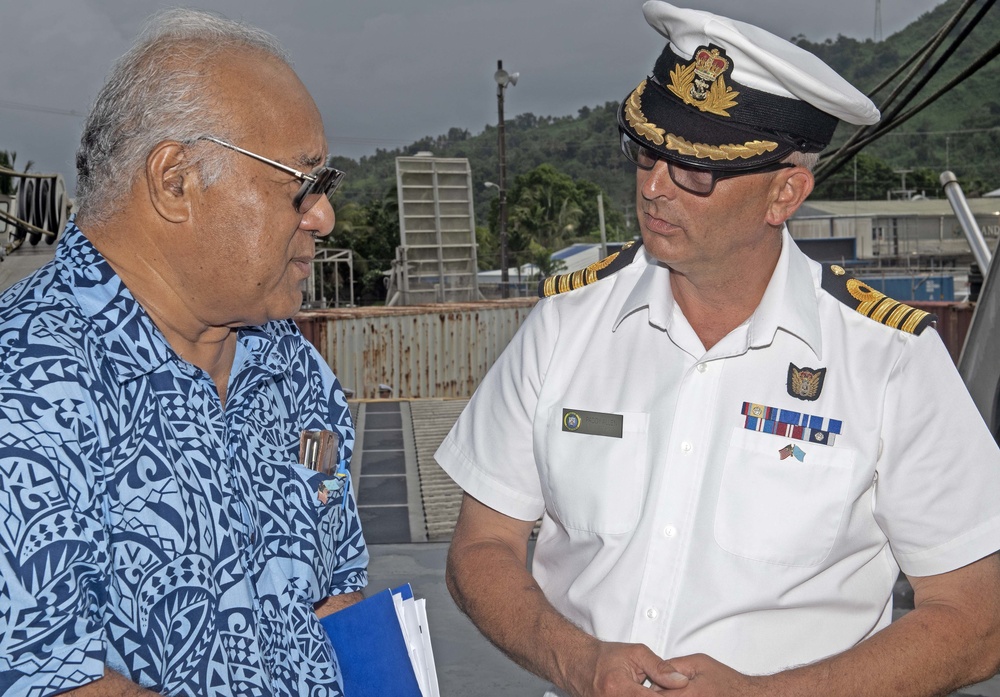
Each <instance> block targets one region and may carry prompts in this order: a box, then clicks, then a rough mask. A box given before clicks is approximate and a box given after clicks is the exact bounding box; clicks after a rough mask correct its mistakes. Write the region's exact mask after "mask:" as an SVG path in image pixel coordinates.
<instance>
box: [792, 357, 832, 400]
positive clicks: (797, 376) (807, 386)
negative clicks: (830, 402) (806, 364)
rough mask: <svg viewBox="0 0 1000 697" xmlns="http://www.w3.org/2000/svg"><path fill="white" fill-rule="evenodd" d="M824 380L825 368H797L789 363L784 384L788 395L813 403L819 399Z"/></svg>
mask: <svg viewBox="0 0 1000 697" xmlns="http://www.w3.org/2000/svg"><path fill="white" fill-rule="evenodd" d="M825 378H826V368H799V367H798V366H796V365H795V364H794V363H789V364H788V381H787V383H786V387H787V388H788V394H790V395H792V396H793V397H797V398H798V399H805V400H808V401H810V402H813V401H815V400H816V399H817V398H819V393H820V392H821V391H822V390H823V380H824V379H825Z"/></svg>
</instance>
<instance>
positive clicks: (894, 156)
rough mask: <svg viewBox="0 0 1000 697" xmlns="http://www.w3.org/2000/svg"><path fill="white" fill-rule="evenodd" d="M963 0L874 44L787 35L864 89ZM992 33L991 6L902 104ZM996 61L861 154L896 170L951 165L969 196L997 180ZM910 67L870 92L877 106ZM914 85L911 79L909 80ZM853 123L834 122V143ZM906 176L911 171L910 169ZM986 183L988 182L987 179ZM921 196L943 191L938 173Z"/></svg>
mask: <svg viewBox="0 0 1000 697" xmlns="http://www.w3.org/2000/svg"><path fill="white" fill-rule="evenodd" d="M963 2H964V0H947V1H946V2H943V3H942V4H940V5H938V6H937V7H935V8H934V9H933V10H931V11H930V12H927V13H925V14H924V15H923V16H922V17H920V19H918V20H917V21H916V22H913V23H912V24H910V25H909V26H908V27H906V28H905V29H903V30H902V31H900V32H898V33H896V34H894V35H892V36H890V37H888V38H887V39H886V40H885V41H882V42H878V43H876V42H874V41H871V40H866V41H857V40H855V39H850V38H847V37H844V36H839V37H837V39H836V40H835V41H833V40H827V41H825V42H822V43H812V42H810V41H808V40H806V39H805V38H804V37H796V38H795V39H793V41H794V42H795V43H797V44H798V45H799V46H801V47H802V48H804V49H806V50H808V51H810V52H812V53H814V54H816V55H817V56H819V57H820V58H821V59H823V60H824V61H825V62H827V63H828V64H830V66H831V67H833V68H834V69H835V70H837V72H839V73H840V74H841V75H843V76H844V77H845V78H847V80H848V81H849V82H851V83H853V84H855V85H857V87H858V88H859V89H860V90H862V91H863V92H870V91H872V90H874V88H875V87H876V86H878V84H879V83H881V82H882V81H884V80H885V78H886V77H888V76H889V75H890V74H891V73H892V72H893V71H894V70H895V69H896V68H897V67H898V66H899V65H900V64H902V63H903V62H904V61H905V60H906V59H908V58H909V57H910V56H912V55H914V54H915V53H917V52H918V51H920V50H921V49H922V48H924V46H925V45H926V44H927V43H928V42H929V41H930V40H931V38H932V37H933V35H934V34H935V33H936V32H937V31H938V30H939V29H940V28H941V27H943V26H944V25H945V24H946V23H947V22H948V21H949V20H950V19H951V17H952V16H953V15H954V14H955V12H956V11H957V10H958V9H959V8H960V7H961V5H962V4H963ZM982 4H983V3H982V2H979V3H976V6H975V7H973V8H972V9H971V10H970V11H969V12H967V13H966V14H965V15H964V16H963V18H962V20H961V21H960V22H959V24H958V25H957V26H956V27H955V28H954V29H953V30H952V32H951V34H950V35H949V39H948V40H946V41H945V43H944V44H943V45H942V47H941V48H939V49H938V51H937V53H936V54H935V55H934V56H933V57H932V59H931V60H930V61H928V62H927V64H926V65H924V66H923V68H922V69H921V73H919V74H920V75H923V74H924V73H925V72H926V71H927V70H928V68H929V67H930V66H931V65H933V64H934V62H935V61H937V59H938V57H939V56H940V55H941V53H942V50H943V48H944V47H945V46H948V45H949V43H950V39H951V38H954V37H955V36H956V35H957V33H958V31H960V30H961V29H962V28H963V27H964V26H965V25H966V24H967V23H968V22H969V21H970V20H971V19H972V18H973V16H974V15H975V14H976V12H977V10H978V9H979V8H980V7H982ZM997 36H1000V12H998V11H997V9H996V8H995V7H994V8H993V9H992V10H990V11H988V12H986V14H985V15H984V16H983V18H982V20H981V21H980V22H979V24H978V25H977V26H975V28H973V29H972V31H971V32H970V33H969V34H968V36H967V37H966V38H965V40H964V41H963V42H962V44H961V45H960V46H959V47H958V49H957V50H956V51H955V53H954V54H953V55H952V56H951V57H950V58H949V59H948V60H947V61H946V62H945V63H944V65H943V66H942V68H941V70H940V71H939V72H938V73H937V74H936V75H935V76H934V77H933V78H932V79H930V81H929V82H928V83H927V85H926V86H924V87H923V89H922V90H921V91H920V92H919V93H918V95H917V96H916V98H915V99H913V100H912V101H911V102H910V104H909V106H908V107H906V109H909V108H912V107H915V106H917V104H918V103H919V102H922V101H923V100H924V99H925V98H927V97H929V96H930V95H931V94H933V93H934V92H936V91H937V90H938V89H940V88H941V87H942V86H943V85H944V84H945V83H947V82H948V81H949V80H951V79H952V78H953V77H955V76H956V75H957V74H958V73H959V72H961V70H963V69H964V68H966V67H967V66H969V65H970V64H971V63H972V62H973V61H974V60H975V59H976V58H978V57H979V56H981V55H982V54H984V53H985V52H986V51H987V49H989V48H990V47H991V46H992V45H993V44H994V43H995V41H996V37H997ZM997 60H998V59H993V61H992V62H991V63H989V64H988V65H986V66H985V67H983V68H982V69H980V70H979V71H978V72H977V73H975V74H974V75H973V76H972V77H970V78H968V79H967V80H965V81H964V82H963V83H961V84H960V85H958V86H957V87H955V88H954V89H952V90H951V91H949V92H947V93H945V94H944V95H943V96H942V97H940V98H939V99H938V100H937V101H935V102H934V103H933V104H931V105H930V106H928V107H927V108H926V109H924V110H923V111H921V112H919V114H917V115H916V116H914V117H913V118H912V119H910V120H909V121H907V122H905V123H904V124H903V125H901V126H900V127H899V128H897V129H896V130H894V131H892V132H890V133H889V134H887V135H885V136H884V137H882V138H881V139H879V140H877V141H875V142H874V143H872V144H870V145H868V146H867V147H866V148H865V153H867V154H868V155H870V156H873V157H877V158H879V159H881V160H884V161H885V162H886V163H887V164H888V165H889V166H890V167H892V168H894V169H919V168H928V169H930V170H931V171H933V172H936V173H940V172H942V171H944V170H951V171H952V172H954V173H955V175H956V176H957V177H958V179H959V181H960V182H961V184H962V187H963V189H965V190H966V192H967V193H968V194H969V195H973V194H972V193H970V192H972V191H979V192H983V191H988V190H990V188H996V187H997V186H1000V175H998V172H997V169H996V165H995V163H996V162H997V160H998V159H1000V120H998V119H1000V97H998V95H1000V89H998V84H997V83H998V79H997V76H998V71H997ZM909 70H910V69H909V68H908V69H907V71H904V72H903V74H902V75H901V76H899V77H897V78H896V80H895V81H894V82H892V83H890V84H889V85H887V86H886V87H884V88H883V89H881V90H879V92H878V93H876V94H870V95H869V96H871V97H872V99H873V100H874V101H875V103H876V104H877V105H878V106H879V107H880V109H882V111H883V113H889V112H891V110H893V109H894V108H896V105H897V104H898V102H899V98H897V99H896V101H894V102H893V103H892V104H891V105H889V107H888V108H886V107H885V100H886V99H887V98H888V97H889V95H890V93H891V92H892V91H894V90H895V88H896V87H897V85H898V84H899V82H900V80H901V79H902V77H903V76H905V75H906V73H907V72H909ZM913 84H914V83H911V87H912V85H913ZM909 89H910V87H908V88H906V91H908V90H909ZM906 91H904V92H903V94H905V93H906ZM853 130H854V127H852V126H848V125H846V124H841V125H840V127H839V128H838V129H837V136H836V137H835V139H834V145H837V144H839V143H842V142H843V141H844V140H845V139H846V138H847V136H848V135H849V134H850V133H852V132H853ZM849 169H850V166H848V167H845V168H844V169H843V170H841V172H840V173H839V174H838V176H839V177H844V176H848V175H847V174H846V172H847V170H849ZM907 176H908V178H909V175H907ZM896 182H897V184H896V186H894V187H892V188H899V186H898V183H899V176H898V175H897V177H896ZM986 182H990V183H991V184H992V186H990V185H989V184H986ZM907 188H917V189H920V188H924V187H910V185H909V181H907ZM932 192H933V193H932ZM874 193H876V192H873V194H874ZM927 195H928V196H931V195H934V196H938V197H940V196H943V193H942V191H941V188H940V185H939V184H937V177H936V176H935V177H934V182H933V183H932V184H931V185H929V186H928V187H927ZM815 196H816V194H814V197H815ZM885 196H886V192H885V191H884V190H883V191H882V192H881V196H873V197H874V198H885Z"/></svg>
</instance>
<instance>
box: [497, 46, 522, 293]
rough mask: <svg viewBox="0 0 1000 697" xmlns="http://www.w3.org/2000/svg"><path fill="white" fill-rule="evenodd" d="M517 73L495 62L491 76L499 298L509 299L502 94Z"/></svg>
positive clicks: (515, 81)
mask: <svg viewBox="0 0 1000 697" xmlns="http://www.w3.org/2000/svg"><path fill="white" fill-rule="evenodd" d="M517 76H518V73H508V72H507V71H506V70H504V69H503V61H501V60H498V61H497V71H496V72H495V73H494V74H493V79H494V80H496V82H497V112H498V113H499V117H500V118H499V122H498V126H499V127H498V129H497V142H498V146H497V149H498V150H499V151H500V185H499V186H498V187H497V188H498V189H499V192H500V297H502V298H508V297H510V288H509V287H508V285H507V282H508V277H507V189H506V185H507V144H506V139H505V138H504V124H503V93H504V90H505V89H506V88H507V85H516V84H517Z"/></svg>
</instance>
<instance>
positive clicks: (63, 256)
mask: <svg viewBox="0 0 1000 697" xmlns="http://www.w3.org/2000/svg"><path fill="white" fill-rule="evenodd" d="M56 259H57V261H58V262H59V263H61V264H62V265H64V266H65V268H66V273H67V276H68V277H69V278H71V279H72V281H71V284H70V285H71V287H72V289H73V294H74V296H75V297H76V299H77V302H78V303H79V304H80V308H81V310H82V311H83V313H84V314H85V315H86V316H87V317H88V318H89V319H90V320H91V322H92V323H93V326H94V328H95V331H96V332H97V334H98V336H100V338H101V340H102V341H103V342H104V344H105V346H106V348H107V356H108V358H109V360H110V361H111V362H112V363H113V364H114V366H115V368H116V373H117V376H118V381H119V383H124V382H127V381H129V380H132V379H134V378H137V377H140V376H142V375H146V374H148V373H151V372H153V371H154V370H156V369H157V368H159V367H160V366H162V365H163V364H164V363H166V362H167V361H169V360H171V359H173V360H176V361H177V362H178V363H179V364H181V366H182V369H183V370H185V371H187V372H190V373H192V374H193V373H195V372H197V371H198V370H199V369H198V368H197V367H196V366H193V365H191V364H190V363H188V362H186V361H184V360H183V359H181V358H180V357H179V356H177V354H176V353H175V352H174V351H173V349H172V348H171V347H170V344H169V343H168V342H167V340H166V337H164V336H163V333H162V332H160V330H159V329H158V328H157V327H156V325H155V324H154V323H153V321H152V320H151V319H150V317H149V315H148V314H147V313H146V311H145V309H143V307H142V305H140V304H139V302H138V301H137V300H136V299H135V297H134V296H133V295H132V293H131V292H130V291H129V289H128V288H127V287H126V286H125V284H124V283H122V280H121V278H119V277H118V274H116V273H115V271H114V269H112V268H111V265H110V264H108V262H107V260H106V259H105V258H104V257H103V256H102V255H101V253H100V252H99V251H97V248H96V247H94V245H93V244H92V243H91V241H90V240H89V239H87V236H86V235H84V234H83V231H82V230H80V228H79V227H77V225H76V223H75V222H73V221H70V223H69V224H68V225H67V227H66V231H65V233H64V234H63V235H62V237H61V239H60V240H59V246H58V248H57V250H56ZM294 333H295V330H294V325H293V323H292V322H291V321H290V320H289V321H285V322H269V323H268V324H267V325H264V326H263V327H243V328H241V329H240V330H239V341H240V343H241V344H243V345H244V347H245V348H246V349H247V361H246V364H245V366H244V367H248V366H250V367H259V368H260V369H262V370H264V371H265V372H267V373H269V374H271V375H277V374H279V373H282V372H284V371H285V370H286V369H287V367H288V365H289V364H290V362H291V359H292V356H293V353H294V346H293V344H294V343H295V342H294V339H293V338H292V335H293V334H294Z"/></svg>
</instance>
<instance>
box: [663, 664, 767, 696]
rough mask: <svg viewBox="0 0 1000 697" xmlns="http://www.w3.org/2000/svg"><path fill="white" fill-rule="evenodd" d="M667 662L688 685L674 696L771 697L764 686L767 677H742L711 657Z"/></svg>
mask: <svg viewBox="0 0 1000 697" xmlns="http://www.w3.org/2000/svg"><path fill="white" fill-rule="evenodd" d="M664 662H665V663H666V661H664ZM669 663H670V665H672V666H673V667H674V668H675V669H676V670H677V671H678V672H680V673H683V674H684V675H686V676H687V677H688V679H687V685H686V686H685V687H684V689H683V690H681V691H680V692H679V693H678V694H677V696H676V697H682V696H683V697H729V696H730V695H732V696H733V697H735V696H737V695H738V696H739V697H754V696H755V695H767V694H773V692H772V691H771V690H769V689H768V688H767V686H766V684H765V683H766V682H767V679H768V678H767V676H761V677H751V676H749V675H744V674H743V673H739V672H737V671H735V670H733V669H732V668H730V667H729V666H727V665H724V664H722V663H719V662H718V661H717V660H715V659H714V658H712V657H711V656H706V655H704V654H694V655H692V656H680V657H678V658H671V659H670V660H669Z"/></svg>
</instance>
